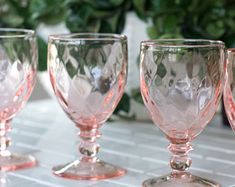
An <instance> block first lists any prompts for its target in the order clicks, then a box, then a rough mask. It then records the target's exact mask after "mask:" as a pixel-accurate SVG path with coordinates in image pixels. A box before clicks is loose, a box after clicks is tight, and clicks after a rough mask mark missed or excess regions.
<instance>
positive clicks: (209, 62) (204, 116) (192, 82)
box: [140, 39, 224, 187]
mask: <svg viewBox="0 0 235 187" xmlns="http://www.w3.org/2000/svg"><path fill="white" fill-rule="evenodd" d="M223 61H224V44H223V43H222V42H220V41H210V40H187V39H186V40H183V39H182V40H181V39H168V40H167V39H166V40H152V41H151V40H150V41H143V42H142V43H141V55H140V84H141V85H140V86H141V93H142V97H143V100H144V103H145V105H146V107H147V109H148V110H149V113H150V115H151V117H152V120H153V122H154V123H155V124H156V125H157V126H158V127H159V128H160V129H161V131H162V132H163V133H164V134H165V135H166V137H167V139H168V140H169V141H170V145H169V146H168V149H169V151H170V152H171V153H172V157H171V159H170V167H171V169H172V172H171V173H170V174H167V175H165V176H161V177H158V178H152V179H148V180H146V181H145V182H144V183H143V186H144V187H156V186H158V187H159V186H160V187H163V186H171V187H184V186H187V187H201V186H219V185H218V184H217V183H215V182H213V181H209V180H207V179H204V178H201V177H197V176H194V175H192V174H191V173H189V172H188V171H187V170H188V169H189V167H190V165H191V163H192V160H191V159H190V158H189V156H188V153H189V151H191V150H192V145H191V142H192V140H193V139H195V138H196V136H197V135H199V134H200V132H201V131H202V130H203V129H204V128H205V126H206V125H207V124H208V122H209V121H210V120H211V119H212V117H213V115H214V114H215V112H216V110H217V106H218V104H219V101H220V96H221V87H222V80H223Z"/></svg>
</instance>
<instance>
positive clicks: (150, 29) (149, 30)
mask: <svg viewBox="0 0 235 187" xmlns="http://www.w3.org/2000/svg"><path fill="white" fill-rule="evenodd" d="M147 33H148V35H149V37H150V38H151V39H156V38H157V37H158V36H159V34H158V31H157V29H156V28H155V26H154V25H153V26H150V27H147Z"/></svg>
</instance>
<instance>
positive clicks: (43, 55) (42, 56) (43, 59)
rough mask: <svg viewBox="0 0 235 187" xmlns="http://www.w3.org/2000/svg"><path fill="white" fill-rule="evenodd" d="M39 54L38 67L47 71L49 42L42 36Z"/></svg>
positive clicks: (39, 42) (39, 40) (39, 39)
mask: <svg viewBox="0 0 235 187" xmlns="http://www.w3.org/2000/svg"><path fill="white" fill-rule="evenodd" d="M38 54H39V59H38V60H39V62H38V69H39V71H45V70H46V69H47V43H46V42H45V41H44V40H43V39H42V38H40V37H38Z"/></svg>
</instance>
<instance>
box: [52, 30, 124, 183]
mask: <svg viewBox="0 0 235 187" xmlns="http://www.w3.org/2000/svg"><path fill="white" fill-rule="evenodd" d="M48 71H49V74H50V80H51V83H52V86H53V89H54V92H55V95H56V97H57V99H58V101H59V103H60V105H61V107H62V108H63V110H64V111H65V113H66V114H67V115H68V117H69V118H70V119H71V120H72V121H73V122H74V123H75V125H76V126H77V127H78V128H79V129H80V133H79V135H80V138H81V143H80V145H79V151H80V153H81V158H80V159H78V160H75V161H73V162H71V163H68V164H65V165H60V166H56V167H54V168H53V172H54V174H56V175H58V176H61V177H65V178H71V179H86V180H98V179H106V178H111V177H116V176H121V175H124V174H125V172H126V171H125V170H124V169H122V168H119V167H116V166H114V165H112V164H109V163H106V162H104V161H101V160H99V159H98V158H97V157H96V154H97V153H98V150H99V145H98V144H97V143H96V139H97V138H98V137H100V135H101V134H100V132H99V128H100V127H101V126H102V124H103V123H104V122H105V121H106V120H107V119H108V118H109V117H110V115H111V114H112V112H113V111H114V109H115V108H116V106H117V104H118V102H119V101H120V99H121V97H122V95H123V92H124V86H125V84H126V78H127V39H126V37H125V36H123V35H117V34H96V33H83V34H82V33H80V34H69V35H54V36H50V37H49V46H48Z"/></svg>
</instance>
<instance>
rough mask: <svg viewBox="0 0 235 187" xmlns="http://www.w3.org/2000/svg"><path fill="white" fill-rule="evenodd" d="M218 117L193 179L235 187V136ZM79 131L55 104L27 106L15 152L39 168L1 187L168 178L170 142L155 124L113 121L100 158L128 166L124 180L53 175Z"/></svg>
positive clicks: (196, 159)
mask: <svg viewBox="0 0 235 187" xmlns="http://www.w3.org/2000/svg"><path fill="white" fill-rule="evenodd" d="M220 123H221V122H220V120H219V117H218V116H216V117H215V118H214V120H213V121H212V123H211V124H210V125H208V126H207V128H206V130H205V131H204V132H203V133H202V134H201V135H199V136H198V137H197V139H196V140H195V142H194V148H195V150H194V151H192V152H191V154H190V155H191V157H192V160H193V164H192V167H191V169H190V170H191V172H192V173H193V174H196V175H199V176H203V177H207V178H209V179H213V180H215V181H217V182H219V183H220V184H221V186H225V187H227V186H229V187H231V186H235V135H234V134H233V132H232V131H231V130H230V129H229V128H224V127H222V126H221V124H220ZM77 131H78V129H76V128H75V126H74V125H73V123H72V122H71V121H70V120H69V119H68V118H67V117H66V116H65V114H64V113H63V111H62V110H61V109H60V107H59V105H58V104H57V103H56V102H55V101H54V100H44V101H40V102H32V103H29V104H27V106H26V107H25V108H24V110H23V111H22V112H21V113H20V114H19V115H17V116H16V117H15V119H14V121H13V131H12V132H11V137H12V139H13V145H12V146H11V150H13V151H15V152H16V151H17V152H20V153H26V154H27V153H30V154H32V155H34V156H35V157H36V158H37V160H38V166H37V167H34V168H31V169H25V170H19V171H15V172H7V173H1V174H0V177H1V180H0V182H1V185H0V186H1V187H12V186H17V187H39V186H40V187H43V186H53V187H88V186H89V187H125V186H126V187H140V186H141V183H142V181H143V180H145V179H147V178H150V177H152V176H160V175H162V174H166V173H168V172H169V171H170V170H169V167H168V160H169V157H170V153H169V152H168V150H167V149H166V147H167V145H168V142H167V140H166V139H165V138H164V136H163V134H162V133H161V132H160V131H159V130H158V128H157V127H155V126H154V125H153V124H152V123H141V122H125V121H117V122H108V123H106V124H105V125H104V126H103V127H102V128H101V131H102V134H103V136H102V137H101V139H100V140H99V143H100V144H101V150H100V153H99V157H100V158H101V159H103V160H105V161H108V162H110V163H113V164H116V165H119V166H122V167H125V168H126V169H127V170H128V173H127V175H126V176H124V177H120V178H114V179H110V180H103V181H75V180H67V179H63V178H59V177H56V176H54V175H53V174H52V173H51V167H52V166H54V165H57V164H61V163H66V162H69V161H71V160H73V159H74V158H75V157H76V155H78V153H77V144H78V141H79V139H78V138H77V136H76V132H77Z"/></svg>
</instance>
